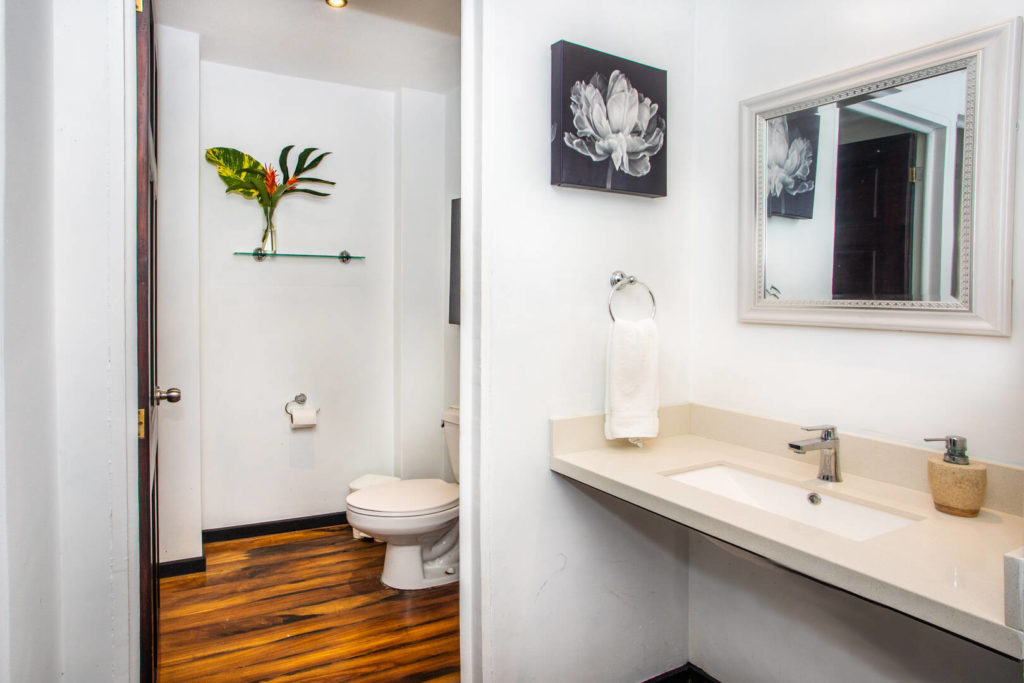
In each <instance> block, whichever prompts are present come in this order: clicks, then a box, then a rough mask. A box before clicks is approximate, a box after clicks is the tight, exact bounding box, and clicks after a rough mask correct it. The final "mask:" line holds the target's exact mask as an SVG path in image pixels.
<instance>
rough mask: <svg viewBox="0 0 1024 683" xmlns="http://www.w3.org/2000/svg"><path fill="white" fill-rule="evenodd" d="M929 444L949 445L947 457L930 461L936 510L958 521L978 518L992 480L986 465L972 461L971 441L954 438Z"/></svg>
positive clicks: (932, 458) (942, 439) (948, 436)
mask: <svg viewBox="0 0 1024 683" xmlns="http://www.w3.org/2000/svg"><path fill="white" fill-rule="evenodd" d="M925 441H945V442H946V454H945V455H944V456H942V457H941V458H940V457H939V456H937V455H933V456H932V457H930V458H928V484H929V486H931V489H932V500H933V501H934V502H935V509H936V510H938V511H939V512H945V513H946V514H950V515H957V516H958V517H977V516H978V511H979V510H981V504H982V502H983V501H984V500H985V485H986V483H987V481H988V477H987V474H986V472H985V466H984V465H982V464H981V463H971V461H970V460H969V459H968V457H967V439H966V438H964V437H962V436H956V435H952V434H950V435H947V436H944V437H937V438H931V439H925Z"/></svg>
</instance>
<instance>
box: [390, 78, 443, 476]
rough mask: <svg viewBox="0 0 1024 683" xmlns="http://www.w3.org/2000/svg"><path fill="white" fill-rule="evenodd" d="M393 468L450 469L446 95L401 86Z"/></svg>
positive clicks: (430, 472)
mask: <svg viewBox="0 0 1024 683" xmlns="http://www.w3.org/2000/svg"><path fill="white" fill-rule="evenodd" d="M396 107H397V113H396V124H397V126H396V145H395V151H396V158H395V164H396V167H397V173H396V175H395V181H396V185H397V202H396V206H395V208H396V212H397V214H398V215H397V219H396V226H395V275H396V283H395V294H396V297H395V326H396V348H395V383H396V385H395V429H396V431H397V444H398V447H397V452H396V453H395V456H396V462H395V474H396V475H397V476H400V477H402V478H404V479H412V478H421V477H440V476H442V474H444V471H445V467H444V465H445V460H446V459H447V458H446V455H445V445H444V432H443V430H442V429H441V428H440V424H441V414H442V413H443V412H444V408H445V402H444V401H445V377H446V375H445V362H446V354H445V332H446V328H447V327H448V325H447V322H448V223H447V222H446V220H445V216H446V215H447V213H448V212H447V207H446V202H445V185H446V180H447V178H446V174H445V156H446V150H447V146H446V141H445V137H446V136H445V97H444V95H439V94H436V93H430V92H424V91H422V90H412V89H409V88H402V89H401V90H399V91H398V93H397V95H396Z"/></svg>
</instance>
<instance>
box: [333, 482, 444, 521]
mask: <svg viewBox="0 0 1024 683" xmlns="http://www.w3.org/2000/svg"><path fill="white" fill-rule="evenodd" d="M345 502H346V503H348V507H349V508H351V509H352V510H354V511H356V512H360V513H363V514H366V515H376V516H378V517H400V516H408V515H429V514H432V513H434V512H442V511H444V510H448V509H450V508H453V507H455V506H456V505H458V504H459V485H458V484H449V483H448V482H446V481H442V480H440V479H406V480H404V481H396V482H394V483H393V484H381V485H380V486H372V487H370V488H368V489H362V490H361V491H354V492H353V493H350V494H349V495H348V498H346V499H345Z"/></svg>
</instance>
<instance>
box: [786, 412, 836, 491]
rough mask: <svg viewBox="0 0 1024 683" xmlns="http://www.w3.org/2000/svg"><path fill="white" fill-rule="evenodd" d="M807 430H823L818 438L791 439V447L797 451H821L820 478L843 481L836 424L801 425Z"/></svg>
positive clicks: (819, 462)
mask: <svg viewBox="0 0 1024 683" xmlns="http://www.w3.org/2000/svg"><path fill="white" fill-rule="evenodd" d="M801 429H803V430H804V431H805V432H821V435H820V436H818V438H816V439H804V440H803V441H790V442H789V447H790V448H791V449H792V450H794V451H796V452H797V453H810V452H811V451H821V458H820V459H819V460H818V479H821V480H822V481H842V480H843V475H842V473H841V472H840V471H839V437H838V436H837V435H836V428H835V425H818V426H817V427H801Z"/></svg>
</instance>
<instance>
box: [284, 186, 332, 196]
mask: <svg viewBox="0 0 1024 683" xmlns="http://www.w3.org/2000/svg"><path fill="white" fill-rule="evenodd" d="M292 192H304V193H306V194H312V195H316V196H317V197H330V196H331V195H330V193H328V192H317V191H316V190H307V189H306V188H304V187H290V188H288V189H287V190H285V194H291V193H292Z"/></svg>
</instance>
